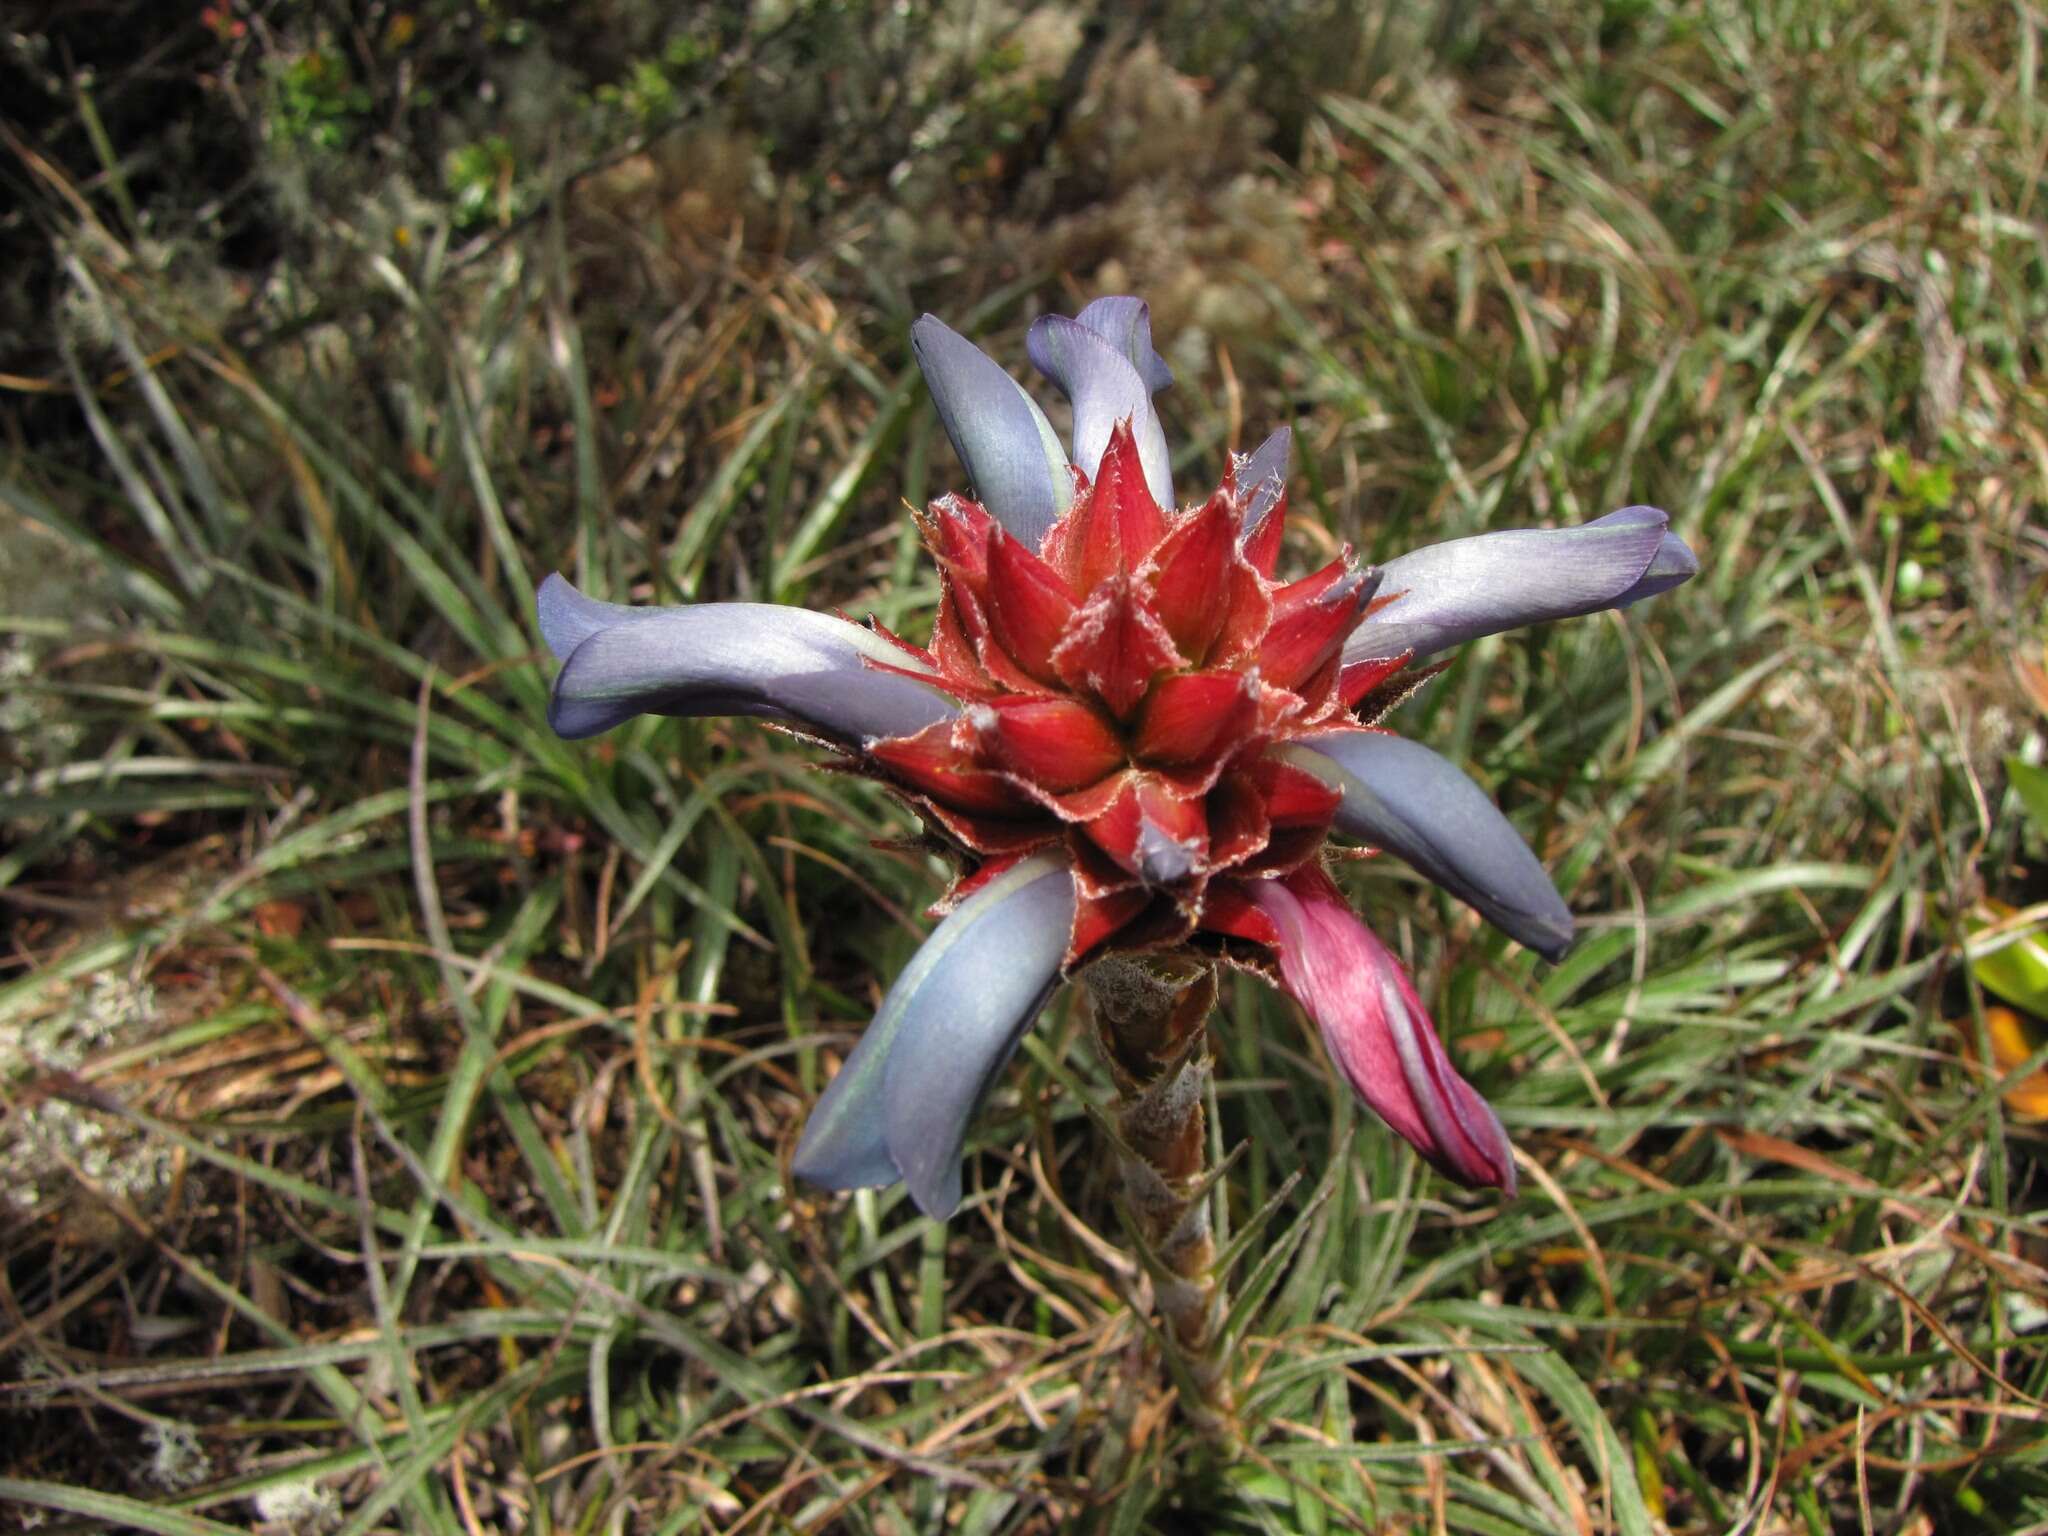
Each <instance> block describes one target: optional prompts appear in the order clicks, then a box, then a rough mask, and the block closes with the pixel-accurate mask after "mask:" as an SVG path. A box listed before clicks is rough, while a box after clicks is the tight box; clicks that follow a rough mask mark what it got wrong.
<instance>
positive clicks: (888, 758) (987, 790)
mask: <svg viewBox="0 0 2048 1536" xmlns="http://www.w3.org/2000/svg"><path fill="white" fill-rule="evenodd" d="M959 734H960V722H958V721H954V720H941V721H940V722H939V723H938V724H937V725H930V726H926V727H925V728H924V729H923V730H921V731H919V732H918V733H917V734H916V735H915V736H893V737H890V738H889V739H888V740H886V741H877V742H873V743H871V744H870V745H869V747H868V755H869V756H870V757H872V758H874V759H875V760H876V761H877V762H879V763H881V764H882V765H883V766H884V767H885V768H887V769H888V770H889V771H890V772H891V773H892V774H894V775H895V776H896V777H897V778H899V779H901V780H902V781H903V782H904V783H906V784H908V785H910V786H911V788H913V789H916V790H920V791H922V792H923V793H924V794H926V795H929V796H930V797H931V798H932V799H934V800H937V801H939V802H941V803H942V804H945V805H948V806H952V807H954V808H956V809H958V810H962V811H971V812H976V813H979V814H981V815H985V816H1011V815H1025V814H1028V813H1029V811H1030V809H1031V801H1030V800H1029V798H1027V797H1026V796H1025V795H1024V794H1022V793H1021V792H1020V791H1018V790H1017V789H1016V788H1015V787H1014V786H1013V785H1011V783H1010V782H1009V780H1007V779H1005V778H1004V777H1003V776H1002V775H1001V774H1000V773H997V772H995V771H993V770H991V769H988V768H984V767H982V766H981V765H980V764H979V763H978V762H977V761H976V756H975V753H974V750H973V747H972V745H971V744H970V745H965V746H963V745H962V743H961V742H960V741H959V739H958V737H959Z"/></svg>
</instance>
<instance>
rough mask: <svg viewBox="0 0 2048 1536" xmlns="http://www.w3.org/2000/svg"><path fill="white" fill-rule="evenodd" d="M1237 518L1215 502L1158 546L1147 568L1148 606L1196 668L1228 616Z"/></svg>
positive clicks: (1225, 503)
mask: <svg viewBox="0 0 2048 1536" xmlns="http://www.w3.org/2000/svg"><path fill="white" fill-rule="evenodd" d="M1236 560H1237V516H1236V514H1235V513H1234V512H1233V511H1232V510H1231V507H1230V503H1229V501H1228V500H1227V499H1226V498H1224V497H1222V496H1213V497H1211V498H1210V499H1209V500H1208V502H1207V503H1205V504H1204V505H1203V506H1202V508H1201V509H1200V510H1199V511H1196V512H1191V513H1189V514H1188V515H1187V516H1186V517H1184V518H1182V519H1181V520H1180V521H1179V522H1178V523H1176V524H1175V525H1174V526H1173V529H1172V531H1171V532H1169V533H1168V534H1167V535H1166V537H1165V538H1164V539H1163V540H1161V541H1160V544H1159V547H1158V548H1157V549H1156V550H1154V551H1153V554H1152V558H1151V561H1150V563H1149V571H1150V575H1151V591H1152V605H1153V608H1154V609H1155V610H1156V611H1157V612H1158V614H1159V622H1160V623H1162V624H1164V625H1165V626H1166V632H1167V633H1168V634H1170V635H1172V636H1173V640H1174V644H1175V645H1177V646H1179V647H1180V650H1181V654H1182V655H1184V656H1186V657H1187V658H1188V660H1189V662H1191V663H1194V664H1200V663H1201V661H1202V660H1203V659H1204V658H1206V657H1207V656H1208V654H1209V648H1210V647H1211V646H1212V645H1214V644H1215V643H1216V637H1217V635H1218V634H1220V633H1221V632H1222V630H1223V625H1224V621H1225V620H1226V619H1228V618H1229V616H1230V608H1231V602H1230V599H1231V579H1230V573H1231V568H1232V566H1233V565H1234V564H1235V563H1236Z"/></svg>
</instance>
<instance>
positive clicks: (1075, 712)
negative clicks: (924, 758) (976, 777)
mask: <svg viewBox="0 0 2048 1536" xmlns="http://www.w3.org/2000/svg"><path fill="white" fill-rule="evenodd" d="M965 718H966V721H967V723H968V725H969V727H970V728H971V729H973V730H974V731H975V732H976V734H977V735H978V736H979V737H980V739H981V742H982V749H983V755H984V758H985V760H986V761H988V762H990V763H991V764H992V765H994V766H996V767H999V768H1001V769H1003V770H1004V771H1005V772H1007V773H1013V774H1015V775H1016V776H1017V777H1018V778H1021V779H1028V780H1029V781H1030V782H1031V783H1032V784H1034V785H1036V786H1038V787H1039V788H1042V789H1049V790H1051V791H1053V792H1054V793H1055V794H1064V793H1066V792H1067V791H1069V790H1076V789H1084V788H1086V787H1087V786H1088V785H1090V784H1093V783H1095V782H1097V781H1098V780H1100V779H1102V778H1104V777H1106V776H1107V775H1109V774H1111V773H1114V772H1115V771H1116V770H1117V769H1118V768H1121V767H1122V766H1123V763H1124V744H1123V742H1122V741H1120V740H1119V739H1118V738H1117V734H1116V732H1114V731H1112V730H1111V729H1110V728H1109V726H1108V725H1107V723H1105V722H1104V720H1103V718H1102V716H1101V715H1100V714H1098V713H1097V712H1096V711H1095V710H1093V709H1091V708H1089V706H1088V705H1086V704H1083V703H1082V702H1081V701H1080V700H1078V699H1053V698H1044V699H1040V698H1028V697H1027V698H1020V697H1016V696H1011V697H1009V698H1001V699H994V700H991V701H990V702H989V703H987V704H977V705H975V706H973V707H971V708H970V709H969V710H968V711H967V714H966V716H965Z"/></svg>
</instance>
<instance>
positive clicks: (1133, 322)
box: [1074, 296, 1173, 395]
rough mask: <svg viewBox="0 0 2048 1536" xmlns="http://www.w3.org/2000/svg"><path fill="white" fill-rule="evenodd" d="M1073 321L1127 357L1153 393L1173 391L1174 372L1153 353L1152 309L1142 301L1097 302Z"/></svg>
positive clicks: (1103, 300) (1113, 299)
mask: <svg viewBox="0 0 2048 1536" xmlns="http://www.w3.org/2000/svg"><path fill="white" fill-rule="evenodd" d="M1074 318H1075V319H1076V320H1078V321H1080V323H1081V324H1083V325H1085V326H1087V327H1088V329H1089V330H1091V331H1093V332H1094V333H1095V334H1096V335H1098V336H1100V337H1101V338H1102V339H1103V340H1104V341H1106V342H1108V343H1109V344H1110V345H1111V346H1112V347H1115V348H1116V349H1117V351H1119V352H1121V353H1123V355H1124V356H1125V357H1128V358H1129V359H1130V360H1131V366H1132V367H1133V368H1135V369H1137V370H1138V374H1139V376H1140V377H1141V378H1143V379H1144V381H1145V387H1146V388H1147V389H1149V390H1151V391H1152V393H1154V394H1155V395H1156V394H1158V393H1159V391H1160V390H1162V389H1168V388H1171V387H1172V384H1173V370H1172V369H1171V368H1169V367H1167V366H1166V359H1165V358H1163V357H1161V356H1160V355H1159V354H1158V353H1157V352H1154V351H1153V350H1152V306H1151V305H1150V304H1147V303H1146V302H1145V301H1144V300H1143V299H1133V298H1126V297H1121V296H1119V297H1116V298H1107V299H1096V300H1095V301H1093V302H1092V303H1090V304H1088V305H1087V306H1085V307H1084V308H1083V309H1082V311H1081V313H1079V314H1078V315H1076V316H1074Z"/></svg>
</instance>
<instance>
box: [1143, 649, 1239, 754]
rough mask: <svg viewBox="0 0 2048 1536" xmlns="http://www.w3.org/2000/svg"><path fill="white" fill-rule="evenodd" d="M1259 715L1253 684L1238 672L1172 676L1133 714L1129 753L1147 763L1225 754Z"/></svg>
mask: <svg viewBox="0 0 2048 1536" xmlns="http://www.w3.org/2000/svg"><path fill="white" fill-rule="evenodd" d="M1258 714H1259V685H1258V683H1257V681H1256V680H1255V679H1253V678H1251V677H1248V676H1247V675H1246V674H1244V673H1242V672H1229V671H1215V672H1175V673H1172V674H1169V675H1168V676H1166V677H1162V678H1160V679H1159V681H1158V682H1157V683H1155V684H1153V686H1152V691H1151V692H1150V693H1149V694H1147V695H1146V698H1145V703H1144V707H1143V708H1142V709H1140V710H1139V711H1138V719H1137V729H1136V731H1135V733H1134V734H1133V735H1132V738H1131V750H1132V751H1133V752H1134V753H1135V754H1136V755H1137V756H1138V757H1139V758H1141V759H1143V760H1144V761H1147V762H1153V763H1196V762H1201V761H1203V760H1204V759H1206V758H1209V757H1213V756H1215V755H1217V754H1219V753H1227V752H1228V750H1229V749H1230V748H1231V747H1233V746H1234V745H1235V744H1236V743H1237V742H1239V741H1241V740H1242V739H1243V738H1244V737H1245V736H1246V735H1247V733H1248V732H1249V731H1250V728H1251V726H1252V724H1253V722H1254V721H1256V720H1257V718H1258Z"/></svg>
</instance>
